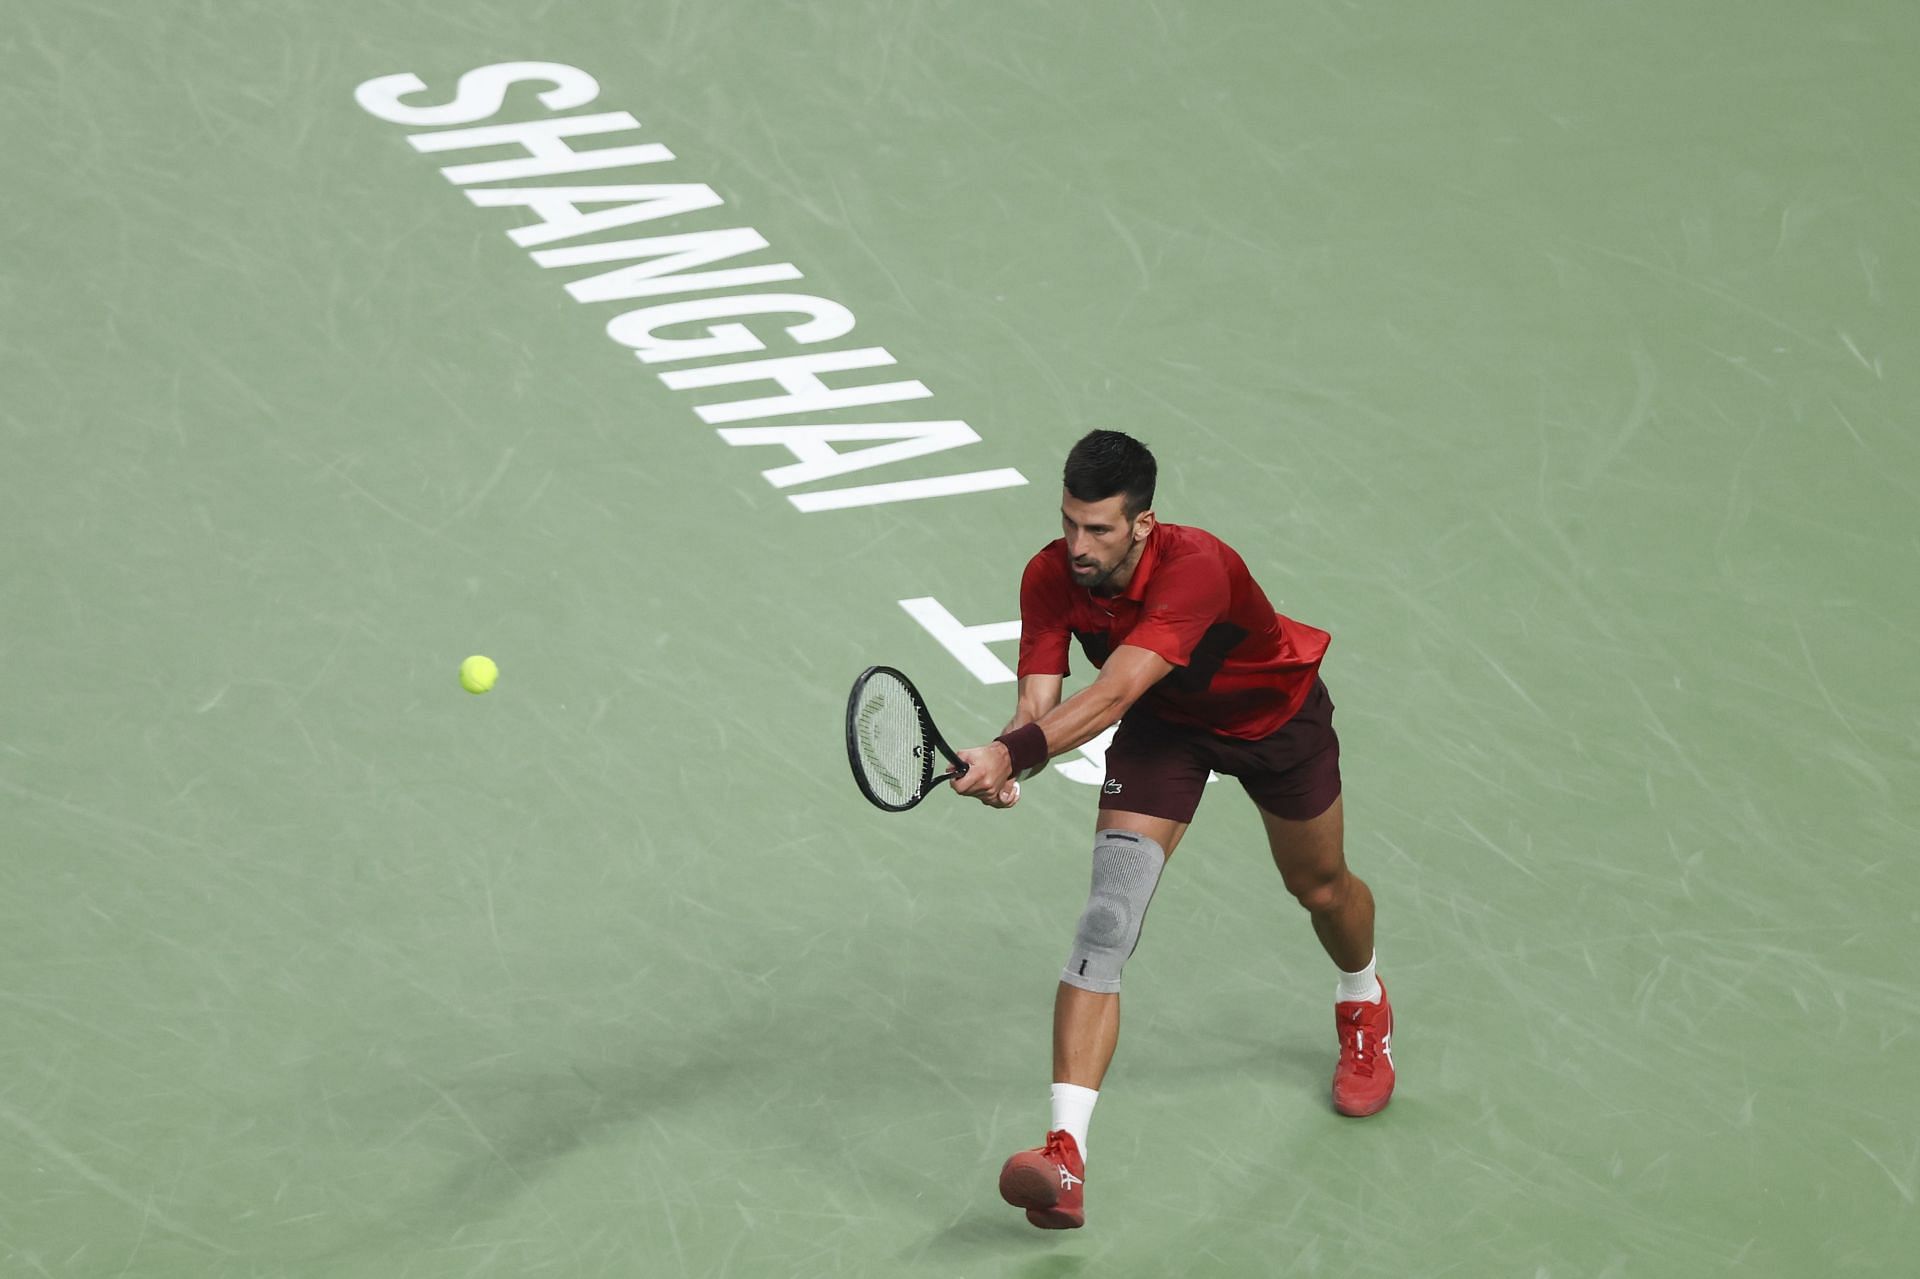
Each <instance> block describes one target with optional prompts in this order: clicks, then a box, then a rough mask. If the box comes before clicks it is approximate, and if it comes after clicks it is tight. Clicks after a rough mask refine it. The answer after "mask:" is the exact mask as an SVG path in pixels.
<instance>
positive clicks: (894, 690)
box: [853, 674, 932, 804]
mask: <svg viewBox="0 0 1920 1279" xmlns="http://www.w3.org/2000/svg"><path fill="white" fill-rule="evenodd" d="M853 723H854V740H855V742H856V744H857V745H858V747H859V759H860V768H861V772H862V773H863V774H864V775H865V777H866V780H867V784H868V785H869V786H871V787H872V788H873V791H874V793H875V794H876V795H878V796H879V797H880V798H881V799H883V800H885V801H886V802H888V803H890V804H905V803H908V802H909V801H911V800H914V799H917V798H919V796H920V793H921V792H922V790H923V789H924V788H925V787H926V783H927V778H928V776H929V775H930V773H931V772H932V768H931V763H930V760H929V758H928V752H929V751H930V749H931V746H930V743H929V742H928V738H927V731H926V720H925V718H924V717H923V715H922V714H921V711H920V708H919V706H918V705H917V704H916V703H915V699H914V696H913V694H912V692H911V691H910V690H909V689H908V688H907V686H906V685H905V684H902V683H901V682H900V681H899V680H897V679H893V678H890V677H889V676H887V675H885V674H877V675H875V676H874V677H873V678H871V679H869V680H868V681H867V683H866V687H865V688H864V689H862V690H861V694H860V700H859V703H858V705H857V706H856V708H855V710H854V716H853Z"/></svg>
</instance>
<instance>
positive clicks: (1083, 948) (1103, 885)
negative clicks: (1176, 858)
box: [1060, 830, 1167, 995]
mask: <svg viewBox="0 0 1920 1279" xmlns="http://www.w3.org/2000/svg"><path fill="white" fill-rule="evenodd" d="M1166 864H1167V854H1166V851H1165V850H1164V849H1162V848H1161V847H1160V845H1158V844H1156V843H1155V842H1154V841H1152V840H1150V839H1148V838H1147V837H1146V836H1145V835H1138V834H1135V833H1134V832H1133V831H1129V830H1103V831H1100V832H1098V833H1097V834H1096V835H1095V836H1094V842H1093V891H1092V892H1091V893H1089V894H1088V896H1087V908H1086V910H1084V911H1082V912H1081V914H1080V928H1079V931H1078V932H1076V933H1075V934H1074V938H1073V953H1072V954H1071V955H1069V956H1068V957H1067V967H1066V969H1065V971H1063V972H1062V973H1061V974H1060V980H1061V981H1064V982H1065V983H1067V985H1069V986H1078V987H1079V988H1080V989H1081V990H1090V991H1093V992H1095V993H1096V994H1101V995H1111V994H1113V993H1114V992H1116V991H1118V990H1119V989H1120V970H1121V968H1123V967H1124V966H1125V965H1126V962H1127V956H1129V955H1131V954H1133V948H1134V947H1135V946H1137V945H1139V944H1140V924H1141V922H1142V921H1143V920H1145V919H1146V917H1147V904H1148V903H1149V902H1151V901H1152V900H1153V890H1154V888H1155V886H1157V885H1158V884H1159V883H1160V871H1161V868H1162V867H1164V866H1165V865H1166Z"/></svg>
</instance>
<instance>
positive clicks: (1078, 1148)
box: [1000, 714, 1207, 1230]
mask: <svg viewBox="0 0 1920 1279" xmlns="http://www.w3.org/2000/svg"><path fill="white" fill-rule="evenodd" d="M1206 781H1207V770H1206V768H1205V766H1204V765H1202V764H1200V763H1199V762H1198V761H1197V758H1196V757H1195V754H1194V751H1193V745H1192V734H1191V733H1188V732H1182V731H1175V730H1173V729H1171V728H1170V727H1169V726H1167V725H1164V724H1162V723H1160V722H1159V721H1157V720H1154V719H1152V718H1151V717H1150V716H1147V715H1144V714H1131V715H1129V716H1128V717H1127V719H1126V721H1125V722H1124V723H1122V724H1121V726H1120V731H1119V733H1117V734H1116V735H1115V737H1114V741H1113V744H1112V745H1111V746H1110V747H1109V748H1108V750H1107V778H1106V782H1105V784H1104V785H1103V786H1102V787H1101V810H1100V815H1099V818H1098V820H1097V821H1096V822H1095V830H1094V845H1093V876H1092V884H1091V886H1090V888H1089V890H1088V894H1087V904H1086V907H1085V909H1083V910H1082V911H1081V913H1080V919H1079V922H1078V924H1077V925H1076V927H1075V930H1074V938H1073V945H1072V948H1071V949H1070V951H1069V952H1068V957H1067V963H1066V966H1065V967H1064V968H1063V969H1062V970H1061V974H1060V985H1059V988H1058V990H1057V992H1056V994H1055V997H1054V1009H1053V1061H1054V1070H1053V1080H1054V1082H1053V1088H1052V1098H1051V1102H1052V1111H1053V1117H1052V1122H1051V1124H1050V1125H1049V1128H1048V1132H1047V1140H1046V1142H1045V1143H1044V1144H1043V1145H1041V1146H1039V1147H1037V1148H1035V1149H1033V1150H1023V1151H1021V1152H1019V1153H1018V1154H1015V1155H1014V1156H1013V1157H1012V1158H1010V1159H1008V1160H1007V1162H1006V1164H1005V1165H1004V1166H1003V1167H1002V1168H1001V1170H1000V1195H1001V1197H1002V1198H1003V1199H1005V1200H1006V1201H1007V1202H1008V1203H1010V1204H1013V1205H1014V1206H1015V1207H1017V1208H1024V1209H1026V1212H1027V1220H1028V1221H1030V1222H1032V1223H1033V1224H1034V1225H1036V1226H1040V1227H1042V1228H1044V1229H1050V1230H1061V1229H1070V1228H1072V1227H1075V1226H1079V1225H1081V1224H1083V1223H1084V1222H1085V1220H1086V1214H1085V1211H1084V1208H1083V1206H1082V1205H1083V1193H1084V1191H1083V1187H1084V1178H1085V1175H1086V1164H1085V1157H1086V1153H1085V1152H1086V1145H1087V1127H1088V1124H1089V1123H1090V1122H1091V1120H1092V1117H1093V1106H1094V1102H1095V1101H1096V1100H1097V1099H1098V1097H1099V1088H1100V1084H1101V1082H1102V1080H1103V1079H1104V1078H1105V1077H1106V1072H1107V1065H1108V1063H1109V1062H1111V1061H1112V1059H1113V1051H1114V1046H1115V1044H1116V1043H1117V1042H1118V1040H1119V1035H1120V973H1121V969H1122V968H1123V967H1124V966H1125V964H1126V961H1127V959H1128V958H1129V957H1130V956H1131V955H1132V954H1133V950H1134V947H1135V946H1136V945H1137V944H1138V943H1139V939H1140V929H1141V926H1142V925H1143V924H1144V922H1145V920H1146V913H1147V907H1148V905H1149V904H1150V903H1151V902H1152V899H1153V892H1154V889H1155V888H1156V887H1158V885H1159V882H1160V874H1161V872H1162V870H1164V868H1165V866H1166V861H1167V858H1168V857H1169V856H1171V855H1172V853H1173V850H1174V849H1175V848H1176V847H1178V846H1179V843H1180V838H1181V836H1183V835H1184V834H1185V833H1186V830H1187V824H1188V823H1189V822H1190V821H1191V820H1192V818H1193V813H1194V809H1195V808H1196V807H1197V806H1198V805H1199V802H1200V796H1201V794H1202V793H1204V791H1205V789H1206Z"/></svg>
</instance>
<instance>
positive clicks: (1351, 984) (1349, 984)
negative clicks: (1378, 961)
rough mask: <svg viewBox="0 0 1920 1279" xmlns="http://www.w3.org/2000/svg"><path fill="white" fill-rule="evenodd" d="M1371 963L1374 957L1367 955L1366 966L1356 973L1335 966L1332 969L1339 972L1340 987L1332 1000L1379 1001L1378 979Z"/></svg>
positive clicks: (1339, 1001) (1350, 1001)
mask: <svg viewBox="0 0 1920 1279" xmlns="http://www.w3.org/2000/svg"><path fill="white" fill-rule="evenodd" d="M1373 964H1374V958H1373V957H1369V958H1368V960H1367V966H1366V967H1365V968H1362V969H1361V970H1360V971H1359V972H1357V973H1349V972H1343V971H1341V970H1339V969H1337V968H1336V969H1335V970H1334V971H1336V972H1339V973H1340V987H1339V989H1338V991H1337V992H1335V994H1334V996H1333V1000H1334V1002H1335V1003H1338V1004H1350V1003H1353V1002H1354V1001H1356V1000H1358V1001H1359V1002H1361V1003H1365V1004H1377V1003H1379V1002H1380V981H1379V979H1378V978H1376V977H1375V976H1374V975H1373Z"/></svg>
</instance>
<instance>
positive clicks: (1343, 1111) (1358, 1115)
mask: <svg viewBox="0 0 1920 1279" xmlns="http://www.w3.org/2000/svg"><path fill="white" fill-rule="evenodd" d="M1392 1100H1393V1094H1392V1093H1388V1094H1387V1095H1386V1096H1384V1097H1382V1098H1381V1099H1380V1101H1379V1103H1378V1104H1377V1105H1373V1106H1369V1107H1367V1108H1366V1109H1365V1110H1349V1109H1347V1108H1346V1107H1345V1106H1343V1105H1341V1104H1340V1102H1339V1100H1338V1099H1336V1100H1335V1101H1334V1103H1333V1110H1334V1113H1335V1114H1338V1115H1345V1116H1346V1117H1347V1118H1349V1119H1365V1118H1366V1117H1367V1116H1368V1115H1377V1114H1379V1113H1380V1112H1381V1111H1383V1110H1385V1109H1386V1108H1387V1103H1388V1102H1390V1101H1392Z"/></svg>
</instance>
